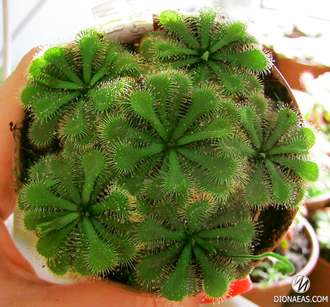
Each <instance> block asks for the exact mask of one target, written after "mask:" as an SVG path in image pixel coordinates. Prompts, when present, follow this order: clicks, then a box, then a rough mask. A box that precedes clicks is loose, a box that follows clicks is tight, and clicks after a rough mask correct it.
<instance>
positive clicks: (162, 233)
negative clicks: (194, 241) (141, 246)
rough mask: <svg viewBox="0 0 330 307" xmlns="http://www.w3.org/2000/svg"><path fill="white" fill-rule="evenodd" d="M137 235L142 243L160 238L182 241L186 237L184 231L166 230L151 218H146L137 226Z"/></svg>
mask: <svg viewBox="0 0 330 307" xmlns="http://www.w3.org/2000/svg"><path fill="white" fill-rule="evenodd" d="M138 236H139V239H140V241H141V242H143V243H152V242H154V241H156V240H162V239H166V240H175V241H183V240H185V239H186V238H187V235H186V234H185V233H182V232H179V231H174V230H168V229H166V228H164V227H163V226H161V225H159V224H157V223H156V222H154V221H153V220H147V221H145V222H143V223H142V224H141V226H140V227H139V228H138Z"/></svg>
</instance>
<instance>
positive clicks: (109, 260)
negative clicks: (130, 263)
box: [83, 217, 118, 273]
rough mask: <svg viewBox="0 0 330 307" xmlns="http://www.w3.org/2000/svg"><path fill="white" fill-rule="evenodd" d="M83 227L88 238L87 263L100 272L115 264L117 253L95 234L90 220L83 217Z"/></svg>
mask: <svg viewBox="0 0 330 307" xmlns="http://www.w3.org/2000/svg"><path fill="white" fill-rule="evenodd" d="M83 228H84V231H85V233H86V235H87V238H88V243H89V249H88V263H89V265H90V266H91V267H92V269H93V270H95V271H96V272H98V273H100V272H102V271H105V270H108V269H111V268H112V267H113V266H115V265H116V264H117V260H118V259H117V258H118V257H117V255H116V253H115V252H114V250H113V248H111V247H110V246H109V245H108V244H106V243H105V242H103V241H102V240H101V239H100V238H99V237H98V235H97V233H96V231H95V229H94V226H93V224H92V222H91V221H90V220H89V219H88V218H86V217H84V219H83Z"/></svg>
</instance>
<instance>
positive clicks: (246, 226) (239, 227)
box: [196, 221, 254, 244]
mask: <svg viewBox="0 0 330 307" xmlns="http://www.w3.org/2000/svg"><path fill="white" fill-rule="evenodd" d="M253 232H254V226H253V223H251V222H249V221H242V222H238V223H237V224H236V225H234V226H229V227H222V228H217V229H208V230H202V231H200V232H198V233H197V234H196V236H198V237H200V238H202V239H218V238H232V239H234V240H235V241H237V242H239V243H244V244H248V243H250V242H251V239H252V237H253Z"/></svg>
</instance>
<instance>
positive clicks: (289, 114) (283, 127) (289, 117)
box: [265, 108, 299, 150]
mask: <svg viewBox="0 0 330 307" xmlns="http://www.w3.org/2000/svg"><path fill="white" fill-rule="evenodd" d="M298 120H299V117H298V115H297V114H296V113H295V112H294V111H293V110H292V109H289V108H285V109H283V110H281V111H279V113H278V117H277V123H276V127H275V129H274V131H273V132H272V134H271V135H270V137H269V139H268V140H267V143H266V145H265V150H269V149H270V148H272V147H273V146H274V145H275V143H276V142H277V141H278V139H279V138H280V137H281V136H282V134H283V133H284V132H285V131H287V130H288V129H289V128H291V127H293V126H294V125H296V124H297V123H298Z"/></svg>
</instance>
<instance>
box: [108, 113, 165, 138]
mask: <svg viewBox="0 0 330 307" xmlns="http://www.w3.org/2000/svg"><path fill="white" fill-rule="evenodd" d="M102 137H103V138H104V139H105V140H107V141H108V142H110V143H115V142H118V141H125V140H126V141H128V142H139V143H141V142H143V143H157V142H159V141H160V140H159V139H157V138H156V137H154V136H151V135H150V134H147V133H144V132H141V131H139V130H137V129H135V128H133V127H131V126H130V125H129V124H128V123H127V122H126V121H125V120H124V119H122V118H112V119H109V120H107V121H106V122H105V123H104V126H103V127H102Z"/></svg>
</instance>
